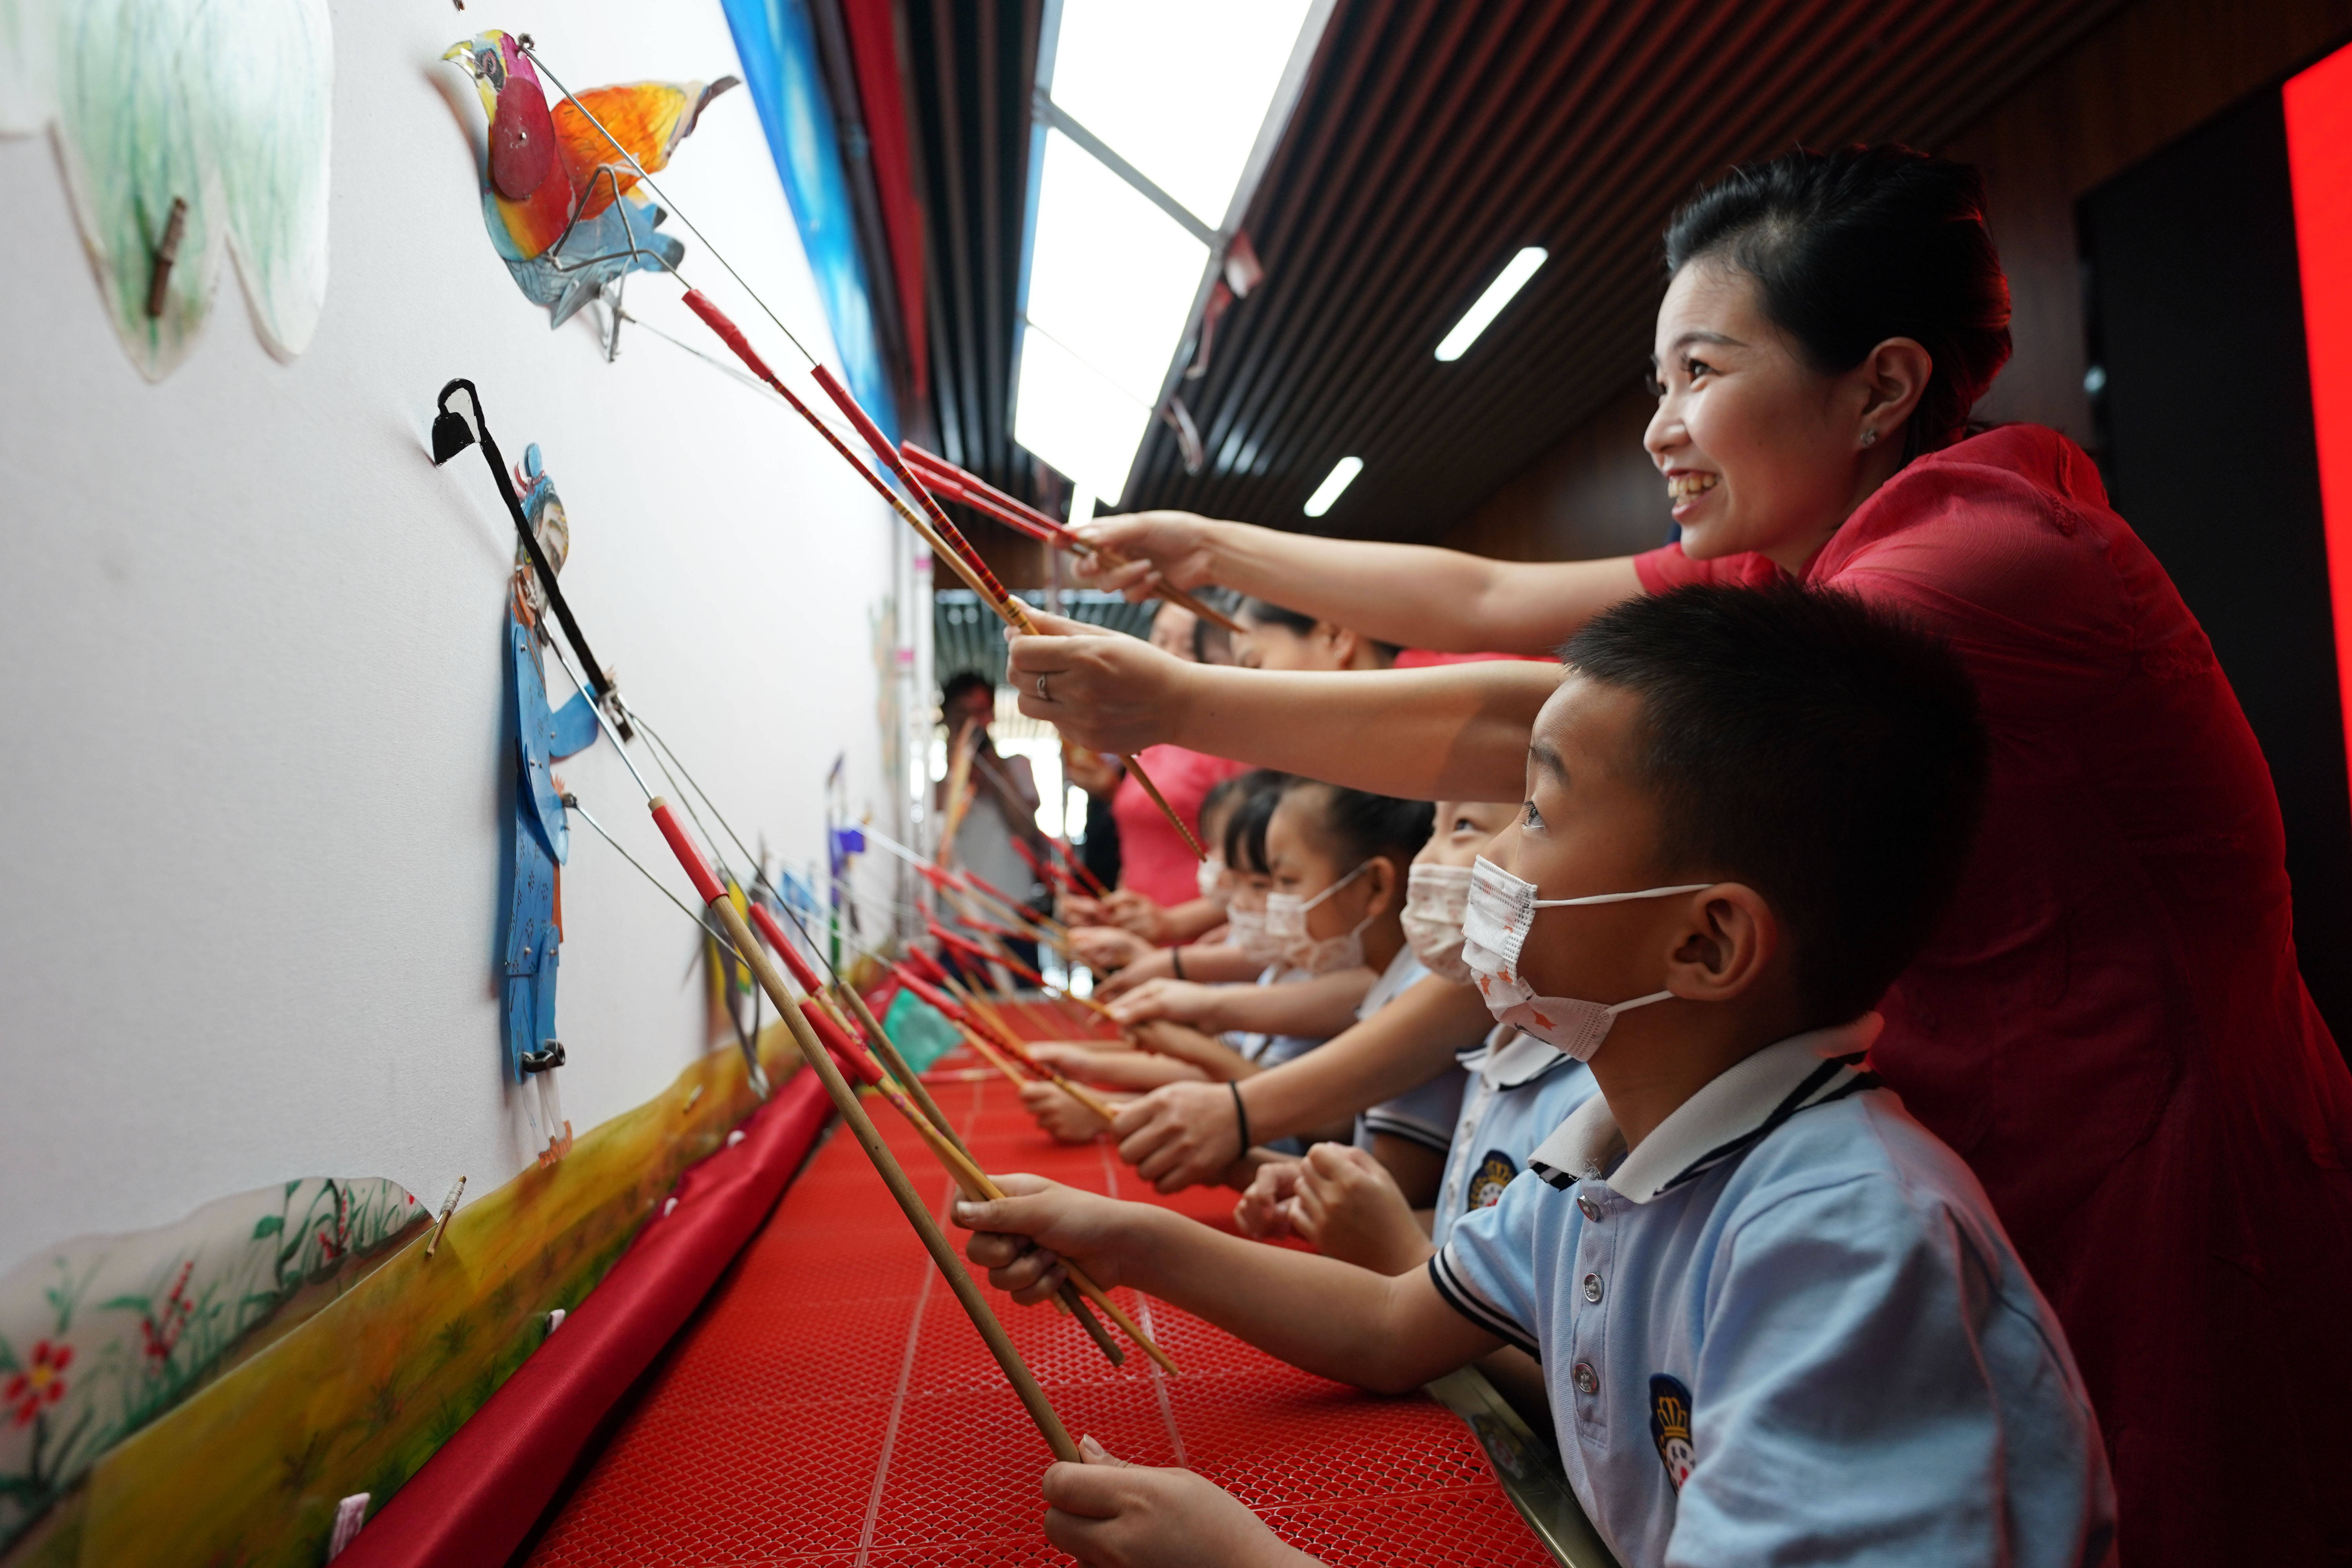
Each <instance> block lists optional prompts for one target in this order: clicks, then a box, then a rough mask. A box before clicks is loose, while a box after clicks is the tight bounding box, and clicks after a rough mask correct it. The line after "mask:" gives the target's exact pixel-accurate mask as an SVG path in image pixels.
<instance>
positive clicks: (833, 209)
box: [722, 0, 898, 441]
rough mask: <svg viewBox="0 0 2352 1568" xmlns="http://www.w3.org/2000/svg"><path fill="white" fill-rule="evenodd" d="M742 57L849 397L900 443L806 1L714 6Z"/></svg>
mask: <svg viewBox="0 0 2352 1568" xmlns="http://www.w3.org/2000/svg"><path fill="white" fill-rule="evenodd" d="M722 3H723V5H724V6H725V8H726V12H727V25H728V26H730V28H732V29H733V31H734V34H735V52H736V53H737V54H738V55H740V56H741V57H742V60H743V82H744V85H745V87H746V88H747V89H749V90H750V92H751V100H752V101H753V102H754V103H756V104H758V105H759V107H760V124H761V128H762V129H764V130H765V131H766V132H767V133H768V151H769V152H770V153H772V155H773V156H774V158H775V160H776V172H777V174H781V175H782V176H783V181H784V195H785V197H786V199H787V200H789V201H790V202H791V203H792V208H793V221H794V222H795V223H796V224H798V225H799V226H800V231H801V248H802V249H803V250H804V251H805V252H807V254H808V261H809V269H810V270H811V271H813V272H814V273H815V274H816V287H817V293H818V295H819V297H820V298H822V299H823V300H824V314H825V320H826V321H828V322H829V323H830V324H831V326H832V328H833V341H834V342H835V346H837V347H838V348H839V349H840V351H841V356H842V359H843V360H844V361H845V363H844V364H843V365H842V371H843V374H844V376H845V379H846V380H847V381H848V383H849V390H850V391H851V392H853V393H855V394H856V395H857V401H858V402H860V403H862V404H864V405H866V412H867V413H869V414H871V415H872V416H874V419H875V422H876V423H877V424H878V425H880V426H882V428H883V431H884V432H885V433H886V434H887V435H888V436H889V437H890V438H891V439H892V440H893V441H895V440H897V439H898V401H897V399H896V398H894V397H893V396H892V395H891V392H890V375H889V372H888V369H887V367H886V366H885V365H884V364H883V363H882V351H881V345H880V343H879V342H878V341H877V338H876V336H875V331H874V305H873V294H872V292H871V290H870V289H869V287H868V285H867V282H866V260H865V258H864V256H863V255H861V254H860V253H859V251H858V248H857V224H856V215H855V213H854V211H853V209H852V208H851V206H850V205H849V183H848V179H847V176H846V175H845V174H844V173H843V171H842V162H841V138H840V136H839V135H838V134H837V133H836V132H835V121H834V117H833V103H832V100H831V99H830V98H829V97H828V96H827V95H826V93H825V89H824V70H823V69H822V68H821V67H820V65H819V64H818V60H817V53H816V30H815V28H814V26H813V25H812V23H811V22H810V20H809V14H808V6H807V5H806V4H804V0H722Z"/></svg>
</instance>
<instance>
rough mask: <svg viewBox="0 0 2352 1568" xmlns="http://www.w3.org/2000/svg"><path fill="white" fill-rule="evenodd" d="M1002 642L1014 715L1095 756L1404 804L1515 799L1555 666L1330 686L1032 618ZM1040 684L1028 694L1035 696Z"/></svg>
mask: <svg viewBox="0 0 2352 1568" xmlns="http://www.w3.org/2000/svg"><path fill="white" fill-rule="evenodd" d="M1035 618H1036V619H1037V621H1038V622H1039V624H1040V625H1042V626H1045V628H1046V629H1047V630H1048V631H1049V632H1052V633H1054V634H1056V635H1053V636H1047V637H1014V638H1013V649H1012V660H1011V670H1010V674H1009V675H1008V677H1007V679H1009V680H1010V681H1011V683H1012V684H1013V687H1014V689H1016V690H1018V691H1019V692H1020V694H1021V711H1022V712H1024V713H1025V714H1027V715H1028V716H1029V717H1031V718H1033V719H1043V720H1045V721H1048V722H1050V723H1052V724H1054V725H1055V726H1056V727H1057V728H1059V729H1060V730H1061V731H1062V733H1063V735H1064V737H1065V738H1066V739H1068V740H1070V741H1072V742H1076V744H1078V745H1081V746H1091V747H1094V748H1097V750H1100V751H1106V752H1127V753H1133V752H1139V751H1141V750H1143V748H1144V747H1146V746H1152V745H1160V744H1163V743H1165V744H1170V745H1177V746H1183V747H1187V748H1189V749H1191V750H1192V751H1195V752H1209V753H1211V754H1213V755H1215V756H1220V757H1232V758H1234V759H1235V760H1236V761H1239V762H1244V763H1255V764H1257V765H1258V766H1260V767H1268V768H1280V769H1282V770H1283V771H1284V772H1286V773H1301V774H1304V775H1305V776H1307V777H1308V778H1315V779H1321V780H1324V781H1325V782H1327V783H1330V784H1345V785H1347V786H1349V787H1350V788H1354V789H1363V790H1372V791H1376V792H1378V793H1379V794H1381V795H1398V796H1401V797H1402V798H1404V799H1407V800H1500V801H1517V800H1518V799H1520V798H1521V796H1522V795H1523V794H1524V793H1525V787H1526V774H1527V751H1528V730H1529V729H1530V728H1531V727H1532V726H1533V725H1534V723H1535V717H1536V711H1537V710H1538V709H1540V708H1541V707H1542V706H1543V705H1544V702H1545V700H1547V699H1549V697H1550V696H1551V694H1552V690H1553V689H1554V688H1555V687H1557V686H1558V685H1559V668H1558V667H1557V666H1552V665H1541V664H1526V663H1517V662H1496V663H1486V664H1456V665H1446V666H1444V667H1441V668H1435V669H1400V670H1370V671H1351V672H1349V673H1346V674H1340V675H1319V674H1303V673H1297V672H1293V671H1287V670H1285V671H1275V670H1263V669H1238V668H1231V667H1227V666H1222V665H1206V664H1187V663H1185V662H1183V661H1182V660H1181V659H1175V658H1170V657H1169V656H1168V655H1166V654H1164V653H1161V652H1160V650H1159V649H1157V648H1155V647H1151V646H1150V644H1148V643H1146V642H1143V641H1142V640H1140V639H1139V638H1136V637H1121V636H1119V635H1118V634H1116V633H1107V632H1103V631H1101V630H1099V629H1098V628H1096V627H1093V626H1087V625H1085V624H1084V623H1082V622H1078V621H1068V620H1062V619H1059V618H1056V617H1054V616H1042V615H1041V616H1036V617H1035ZM1041 682H1042V684H1041Z"/></svg>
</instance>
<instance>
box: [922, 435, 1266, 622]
mask: <svg viewBox="0 0 2352 1568" xmlns="http://www.w3.org/2000/svg"><path fill="white" fill-rule="evenodd" d="M898 450H899V452H900V454H901V455H902V456H904V457H905V458H906V459H907V461H908V463H910V464H911V465H913V466H914V467H915V468H917V469H919V471H920V472H921V474H922V476H923V480H924V482H925V483H926V484H929V485H931V486H932V487H933V488H935V489H943V490H946V491H947V492H948V494H949V497H950V499H951V500H960V501H961V502H963V503H964V505H966V506H968V507H971V509H972V510H975V511H978V512H982V513H985V514H986V515H987V516H990V517H992V518H994V519H995V520H996V521H999V522H1001V523H1003V524H1004V526H1005V527H1007V528H1010V529H1013V530H1014V531H1018V532H1021V533H1025V534H1027V535H1028V536H1029V537H1030V538H1032V539H1034V540H1038V541H1041V542H1045V543H1047V544H1051V545H1053V546H1054V547H1055V549H1057V550H1062V551H1066V552H1069V553H1071V554H1074V555H1099V556H1101V557H1102V559H1103V563H1104V564H1106V565H1109V566H1124V565H1127V564H1128V563H1129V557H1128V556H1125V555H1122V554H1120V553H1119V552H1118V551H1116V550H1113V549H1112V548H1111V547H1110V546H1108V545H1107V544H1097V543H1096V542H1093V541H1092V540H1090V539H1087V538H1084V537H1082V536H1081V535H1079V534H1078V533H1076V532H1075V531H1072V530H1071V529H1070V528H1069V527H1068V526H1067V525H1066V524H1064V523H1061V522H1057V521H1055V520H1054V519H1052V518H1050V517H1047V516H1046V515H1045V513H1044V512H1042V511H1039V510H1037V509H1036V508H1035V507H1033V506H1029V505H1026V504H1024V503H1023V502H1021V501H1018V500H1014V499H1013V497H1011V496H1009V495H1006V494H1005V493H1004V492H1003V490H1000V489H997V488H996V487H995V486H994V485H992V484H990V483H989V482H988V481H987V480H986V479H982V478H981V477H980V476H979V475H977V474H974V473H971V472H970V471H969V470H967V469H963V468H958V467H956V466H955V465H954V464H953V463H950V462H949V461H948V460H947V459H946V458H942V457H940V456H939V455H938V454H937V453H933V452H927V451H925V450H923V448H922V447H918V446H916V445H915V444H914V443H913V442H911V441H902V442H900V443H899V444H898ZM1151 592H1152V593H1153V594H1154V595H1157V596H1158V597H1160V598H1162V599H1165V600H1167V601H1168V602H1169V603H1170V604H1172V605H1181V606H1182V607H1183V608H1185V609H1188V610H1190V611H1192V613H1193V614H1194V615H1196V616H1200V617H1201V618H1202V620H1204V621H1208V622H1211V623H1212V624H1213V625H1216V626H1223V627H1224V628H1225V630H1227V631H1229V632H1231V633H1233V634H1234V636H1235V637H1243V636H1246V635H1247V634H1248V631H1249V628H1248V627H1247V626H1243V625H1242V624H1241V623H1240V622H1239V621H1237V620H1235V619H1234V618H1233V616H1229V615H1227V614H1225V613H1224V612H1223V610H1220V609H1217V608H1216V607H1215V606H1213V605H1209V604H1206V603H1203V602H1202V600H1200V599H1198V598H1195V597H1194V596H1193V595H1191V594H1188V593H1186V592H1185V591H1184V590H1183V589H1181V588H1179V587H1177V586H1175V585H1174V584H1171V583H1166V582H1162V583H1159V584H1154V585H1153V587H1152V590H1151Z"/></svg>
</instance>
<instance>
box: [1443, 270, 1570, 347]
mask: <svg viewBox="0 0 2352 1568" xmlns="http://www.w3.org/2000/svg"><path fill="white" fill-rule="evenodd" d="M1549 254H1550V252H1549V251H1547V250H1545V249H1544V247H1541V246H1539V245H1530V246H1528V247H1527V248H1526V249H1525V250H1522V251H1520V252H1519V253H1518V254H1517V256H1514V257H1512V258H1511V261H1510V265H1509V266H1507V267H1506V268H1503V275H1502V276H1501V277H1500V278H1497V279H1495V280H1494V281H1493V282H1492V283H1489V284H1487V285H1486V292H1485V293H1484V294H1481V295H1479V296H1478V299H1477V300H1476V302H1475V303H1474V304H1473V305H1472V306H1471V307H1470V308H1469V309H1468V310H1465V311H1463V312H1462V319H1461V320H1460V321H1456V322H1454V330H1453V331H1450V332H1448V333H1446V334H1445V341H1444V342H1441V343H1439V344H1438V345H1437V357H1438V358H1439V359H1441V360H1445V361H1448V362H1451V361H1454V360H1457V359H1460V358H1461V357H1462V353H1463V351H1464V350H1465V349H1467V348H1468V347H1469V346H1470V345H1471V344H1472V343H1475V342H1477V341H1478V334H1479V333H1480V332H1483V331H1486V326H1487V323H1489V322H1491V321H1494V319H1495V318H1496V317H1497V316H1499V315H1501V314H1502V313H1503V307H1504V306H1506V305H1507V304H1509V303H1510V302H1511V296H1512V295H1514V294H1516V293H1517V292H1518V291H1519V290H1520V289H1524V288H1526V287H1527V284H1528V279H1530V278H1532V277H1534V276H1535V275H1536V268H1538V267H1541V266H1542V265H1543V264H1544V258H1545V257H1547V256H1549Z"/></svg>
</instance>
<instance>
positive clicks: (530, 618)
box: [499, 443, 596, 1164]
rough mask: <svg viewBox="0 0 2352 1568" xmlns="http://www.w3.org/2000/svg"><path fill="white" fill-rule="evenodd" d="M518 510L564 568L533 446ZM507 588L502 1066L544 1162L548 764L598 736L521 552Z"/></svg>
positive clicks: (548, 1038) (551, 783) (558, 1121)
mask: <svg viewBox="0 0 2352 1568" xmlns="http://www.w3.org/2000/svg"><path fill="white" fill-rule="evenodd" d="M517 477H518V479H520V481H521V486H520V488H521V489H522V505H523V513H524V515H525V516H526V517H527V518H528V519H529V520H530V530H531V535H532V537H533V538H535V539H536V540H538V542H539V546H540V551H541V553H542V554H543V555H544V556H545V557H546V558H547V562H548V564H549V565H550V566H551V567H552V568H554V569H555V570H557V571H559V572H560V571H561V570H562V566H563V561H564V557H565V556H566V555H567V554H568V553H569V552H570V547H571V534H570V530H569V527H568V524H567V523H566V521H565V519H564V515H563V503H562V501H561V500H558V499H557V497H556V494H555V486H554V484H553V482H552V481H551V479H549V477H548V475H547V473H546V471H545V470H544V469H543V468H541V462H540V455H539V447H538V445H537V444H536V443H534V444H533V445H531V446H530V447H529V448H528V449H527V450H526V451H525V452H524V454H523V463H522V472H521V473H520V475H518V476H517ZM518 556H519V559H518V563H517V566H516V570H515V576H514V582H513V587H512V591H511V592H509V595H507V637H506V647H507V659H506V664H507V668H506V679H508V680H509V682H511V693H512V696H513V699H514V700H513V706H512V708H511V710H510V711H511V712H512V713H513V714H514V720H515V732H514V751H513V753H512V755H513V759H514V760H513V763H512V766H513V767H514V768H515V770H516V771H515V774H514V778H513V784H514V809H513V810H512V811H511V812H510V813H509V817H508V823H507V828H508V831H507V839H508V855H507V877H506V879H505V880H506V883H507V897H506V900H505V908H504V910H503V915H504V920H503V925H504V931H503V933H502V938H501V941H500V944H499V945H500V949H501V952H502V977H503V983H504V986H505V993H506V994H505V1003H506V1009H505V1016H506V1069H507V1075H508V1077H509V1079H512V1081H513V1082H515V1083H516V1084H518V1085H522V1086H526V1092H527V1093H530V1090H529V1089H528V1086H529V1085H530V1084H531V1083H532V1081H533V1080H534V1079H536V1080H537V1086H538V1087H537V1089H536V1093H535V1095H533V1096H532V1098H533V1099H534V1100H536V1110H532V1109H531V1103H530V1100H527V1101H526V1106H525V1109H526V1110H527V1111H528V1112H530V1115H531V1120H532V1122H533V1124H534V1125H533V1131H534V1132H535V1133H536V1134H537V1135H538V1136H539V1137H540V1138H541V1140H542V1142H541V1147H540V1155H539V1157H540V1161H541V1163H542V1164H544V1163H551V1162H553V1161H555V1160H558V1159H561V1158H562V1155H563V1153H564V1152H565V1151H567V1150H568V1149H570V1148H571V1146H572V1124H571V1123H570V1122H569V1121H565V1120H564V1118H563V1110H562V1100H561V1098H560V1097H559V1095H558V1093H557V1089H556V1069H558V1068H561V1067H562V1065H563V1060H564V1053H563V1042H562V1037H561V1036H560V1035H559V1034H558V1033H557V1031H556V1026H555V982H556V975H557V973H558V969H559V965H560V963H561V961H562V946H563V928H562V869H561V868H562V865H563V862H564V860H565V858H567V856H568V854H569V852H570V847H571V844H570V835H569V833H568V832H567V830H566V828H565V825H564V815H563V800H562V792H561V791H560V790H559V789H558V788H557V787H556V783H555V776H554V764H555V763H559V762H561V761H562V760H563V759H564V758H566V757H568V756H571V755H572V753H573V752H580V751H583V750H585V749H586V748H587V747H588V746H589V745H590V744H591V743H592V742H594V741H595V739H596V714H595V710H593V708H592V707H591V706H590V704H589V700H588V696H587V694H586V693H585V692H575V693H574V694H573V695H572V700H570V701H568V702H566V703H565V704H564V705H563V706H562V708H561V709H557V708H554V707H553V706H552V705H551V704H550V703H549V701H548V698H547V673H546V668H545V666H544V664H543V663H542V662H541V656H540V651H539V644H540V640H541V637H542V636H543V635H544V634H543V633H542V632H541V629H540V622H541V616H543V615H544V614H545V611H546V600H545V596H544V595H543V594H542V593H541V591H540V590H539V588H538V585H537V584H536V583H535V582H534V581H533V580H532V577H531V574H530V564H529V563H528V562H527V561H523V560H520V552H518Z"/></svg>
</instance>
